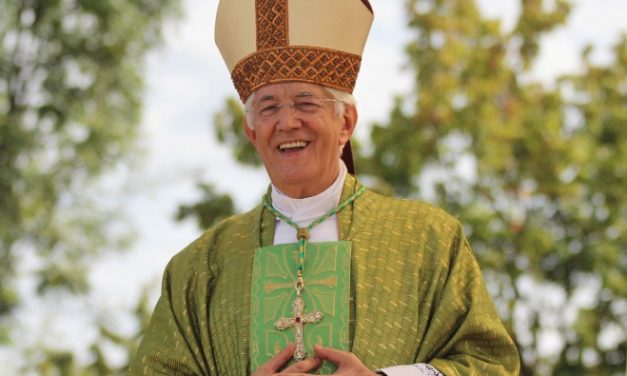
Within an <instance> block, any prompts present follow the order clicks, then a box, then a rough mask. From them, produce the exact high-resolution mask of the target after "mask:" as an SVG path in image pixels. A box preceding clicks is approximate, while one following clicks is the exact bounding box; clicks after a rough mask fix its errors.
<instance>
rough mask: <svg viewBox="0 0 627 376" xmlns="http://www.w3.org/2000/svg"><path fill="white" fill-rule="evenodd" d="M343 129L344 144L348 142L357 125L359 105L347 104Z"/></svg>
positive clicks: (341, 140)
mask: <svg viewBox="0 0 627 376" xmlns="http://www.w3.org/2000/svg"><path fill="white" fill-rule="evenodd" d="M344 106H345V109H344V117H343V123H342V130H341V132H340V142H341V143H342V145H344V144H345V143H347V142H348V140H350V139H351V136H352V135H353V132H354V131H355V127H356V126H357V118H358V117H359V116H358V114H357V107H355V106H352V105H347V104H345V105H344Z"/></svg>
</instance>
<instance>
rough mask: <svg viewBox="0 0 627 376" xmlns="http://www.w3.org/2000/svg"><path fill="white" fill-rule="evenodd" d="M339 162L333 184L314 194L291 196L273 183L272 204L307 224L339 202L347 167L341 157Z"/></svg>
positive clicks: (302, 223) (296, 220) (300, 223)
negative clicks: (298, 196)
mask: <svg viewBox="0 0 627 376" xmlns="http://www.w3.org/2000/svg"><path fill="white" fill-rule="evenodd" d="M339 164H340V173H339V174H338V176H337V178H336V179H335V181H334V182H333V184H331V186H329V188H327V189H325V190H324V191H322V192H321V193H319V194H317V195H315V196H311V197H306V198H300V199H299V198H291V197H289V196H287V195H285V194H284V193H282V192H281V191H279V189H278V188H277V187H275V186H274V184H273V185H272V193H271V194H272V206H274V208H275V209H276V210H278V211H280V212H281V213H283V214H284V215H285V216H286V217H288V218H290V219H292V220H293V221H294V222H296V223H298V224H299V225H301V226H304V225H308V224H309V223H310V222H311V221H313V220H314V219H317V218H319V217H321V216H322V215H324V214H326V213H327V212H329V210H331V209H333V208H334V207H336V206H337V205H338V204H339V202H340V197H341V196H342V190H343V188H344V180H345V179H346V172H347V169H346V165H344V162H343V161H342V160H341V159H340V160H339Z"/></svg>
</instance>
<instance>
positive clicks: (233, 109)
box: [213, 98, 261, 167]
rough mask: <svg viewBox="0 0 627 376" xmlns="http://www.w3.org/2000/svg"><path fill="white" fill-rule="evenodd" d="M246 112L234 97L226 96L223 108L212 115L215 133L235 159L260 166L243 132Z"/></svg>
mask: <svg viewBox="0 0 627 376" xmlns="http://www.w3.org/2000/svg"><path fill="white" fill-rule="evenodd" d="M245 117H246V113H245V112H244V109H243V107H242V104H241V102H240V101H239V100H238V99H236V98H227V99H226V101H225V104H224V109H223V110H221V111H219V112H218V113H216V114H215V116H214V119H213V121H214V129H215V135H216V138H217V139H218V141H219V142H221V143H223V144H225V145H227V146H229V147H230V148H231V150H232V152H233V156H234V157H235V160H236V161H238V162H239V163H241V164H243V165H248V166H253V167H258V166H261V158H259V156H258V155H257V151H256V150H255V147H254V146H253V145H252V144H251V143H250V142H249V141H248V139H247V138H246V135H245V134H244V126H245V125H244V119H245Z"/></svg>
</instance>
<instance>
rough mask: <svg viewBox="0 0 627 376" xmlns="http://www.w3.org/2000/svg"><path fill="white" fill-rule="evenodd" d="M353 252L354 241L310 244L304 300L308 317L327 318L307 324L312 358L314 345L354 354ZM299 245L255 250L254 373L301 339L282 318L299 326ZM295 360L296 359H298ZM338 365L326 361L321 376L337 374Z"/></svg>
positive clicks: (305, 330) (306, 339) (307, 348)
mask: <svg viewBox="0 0 627 376" xmlns="http://www.w3.org/2000/svg"><path fill="white" fill-rule="evenodd" d="M350 262H351V248H350V242H349V241H339V242H326V243H309V244H308V245H307V252H306V257H305V267H304V271H303V278H304V281H305V287H304V289H303V290H302V292H301V297H302V299H303V301H304V303H305V307H304V310H303V315H308V314H311V313H314V312H321V313H322V319H320V321H318V322H315V323H313V322H312V323H303V324H302V325H303V326H302V327H303V342H304V346H305V351H306V352H307V357H312V356H314V355H315V353H314V350H313V346H314V345H315V344H321V345H323V346H326V347H333V348H335V349H338V350H344V351H348V313H349V312H348V309H349V295H350ZM297 271H298V244H297V243H292V244H279V245H275V246H269V247H263V248H259V249H257V250H256V251H255V261H254V264H253V276H252V293H251V327H250V350H251V358H252V359H251V370H252V371H253V372H254V371H255V370H256V369H257V368H258V367H259V366H260V365H262V364H263V363H265V362H266V361H268V360H270V359H271V358H272V357H274V356H275V355H276V354H277V353H278V352H279V351H281V349H283V348H284V347H285V346H286V345H287V344H288V343H289V342H294V341H295V333H296V329H295V325H293V326H291V327H289V328H287V329H284V330H279V329H277V328H276V324H277V322H278V321H279V320H280V319H283V320H282V321H283V322H287V321H290V322H291V323H292V324H294V323H295V322H296V321H300V319H294V316H295V313H294V309H293V307H292V304H293V302H294V300H295V299H296V290H295V284H296V276H297ZM292 361H294V360H292ZM333 371H335V365H333V364H331V363H328V362H324V363H323V365H322V367H321V368H320V370H319V371H318V372H319V373H324V374H328V373H333Z"/></svg>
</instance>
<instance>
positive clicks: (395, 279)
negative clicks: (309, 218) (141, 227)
mask: <svg viewBox="0 0 627 376" xmlns="http://www.w3.org/2000/svg"><path fill="white" fill-rule="evenodd" d="M358 188H359V183H358V182H357V181H356V180H355V179H354V178H353V177H352V176H350V175H347V176H346V181H345V184H344V190H343V193H342V197H341V199H340V201H343V200H345V199H346V198H348V197H349V196H350V195H352V194H353V193H354V192H355V190H356V189H358ZM337 218H338V224H339V232H340V239H342V240H348V241H350V242H351V250H352V253H351V263H352V265H351V276H350V278H351V286H350V289H351V293H350V294H351V297H350V307H349V311H350V315H349V342H350V344H349V347H350V349H351V351H352V352H353V353H354V354H355V355H356V356H357V357H358V358H359V359H361V361H362V362H363V363H364V364H365V365H366V366H367V367H369V368H371V369H377V368H382V367H386V366H393V365H398V364H412V363H429V364H431V365H432V366H434V367H435V368H437V369H438V370H439V371H440V372H441V373H443V374H444V375H517V374H518V373H519V357H518V352H517V350H516V347H515V346H514V344H513V341H512V340H511V338H510V336H509V335H508V333H507V331H506V330H505V328H504V327H503V325H502V323H501V321H500V319H499V318H498V315H497V313H496V311H495V309H494V305H493V303H492V301H491V299H490V297H489V295H488V292H487V290H486V288H485V285H484V282H483V277H482V275H481V271H480V270H479V266H478V264H477V262H476V260H475V258H474V256H473V254H472V251H471V250H470V248H469V246H468V243H467V241H466V239H465V237H464V235H463V232H462V228H461V225H460V224H459V222H458V221H457V220H456V219H454V218H453V217H451V216H450V215H448V214H447V213H445V212H444V211H442V210H440V209H437V208H435V207H433V206H430V205H428V204H424V203H420V202H415V201H408V200H400V199H393V198H387V197H383V196H380V195H378V194H376V193H374V192H371V191H368V190H367V191H366V192H365V193H364V194H363V195H362V196H361V197H360V198H358V199H357V200H356V201H355V202H354V203H353V205H352V206H348V207H346V208H345V209H344V210H342V211H341V212H340V213H339V214H338V217H337ZM274 226H275V220H274V217H273V216H272V214H271V213H270V212H269V211H268V210H264V209H263V207H262V206H261V205H260V206H258V207H256V208H255V209H253V210H251V211H250V212H248V213H245V214H241V215H236V216H233V217H231V218H228V219H226V220H225V221H223V222H221V223H220V224H218V225H216V226H214V227H213V228H211V229H210V230H208V231H207V232H205V233H204V234H203V235H202V236H201V237H200V238H198V239H197V240H196V241H194V242H193V243H192V244H190V245H189V246H188V247H187V248H185V249H184V250H183V251H182V252H180V253H179V254H177V255H176V256H174V257H173V258H172V260H171V261H170V263H169V264H168V266H167V268H166V270H165V273H164V277H163V287H162V294H161V297H160V298H159V301H158V302H157V306H156V308H155V311H154V313H153V316H152V319H151V322H150V325H149V327H148V328H147V330H146V333H145V335H144V339H143V341H142V343H141V345H140V347H139V350H138V352H137V354H136V356H135V357H134V359H133V361H132V363H131V368H130V372H129V374H130V375H248V374H250V373H251V372H252V371H251V370H250V351H249V349H250V333H249V332H250V312H249V311H250V301H251V295H250V294H251V277H252V269H253V257H254V251H255V249H257V248H259V247H262V246H267V245H271V244H272V242H273V236H274Z"/></svg>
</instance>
